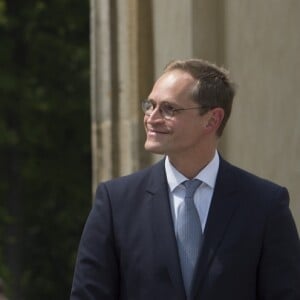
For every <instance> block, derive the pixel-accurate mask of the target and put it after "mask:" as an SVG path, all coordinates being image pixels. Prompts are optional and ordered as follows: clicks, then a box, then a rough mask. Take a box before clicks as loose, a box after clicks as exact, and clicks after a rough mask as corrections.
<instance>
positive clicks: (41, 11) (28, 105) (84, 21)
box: [0, 0, 91, 300]
mask: <svg viewBox="0 0 300 300" xmlns="http://www.w3.org/2000/svg"><path fill="white" fill-rule="evenodd" d="M89 48H90V46H89V3H88V1H81V0H55V1H53V0H51V1H47V0H39V1H33V0H26V1H23V0H0V150H1V154H0V176H1V180H0V277H1V278H2V281H3V285H4V288H5V293H6V295H7V297H8V298H9V299H16V300H19V299H68V298H69V293H70V285H71V280H72V272H73V267H74V259H75V255H76V250H77V246H78V241H79V237H80V234H81V230H82V226H83V224H84V220H85V218H86V214H87V211H88V210H89V208H90V203H91V154H90V96H89V94H90V92H89V85H90V83H89V80H90V79H89V56H90V54H89V53H90V50H89Z"/></svg>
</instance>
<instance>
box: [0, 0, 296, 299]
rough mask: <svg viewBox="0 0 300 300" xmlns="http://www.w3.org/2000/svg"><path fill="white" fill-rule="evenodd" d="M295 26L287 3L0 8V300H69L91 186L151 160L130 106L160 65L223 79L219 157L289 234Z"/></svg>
mask: <svg viewBox="0 0 300 300" xmlns="http://www.w3.org/2000/svg"><path fill="white" fill-rule="evenodd" d="M299 26H300V1H298V0H285V1H282V0H265V1H261V0H251V1H247V0H241V1H236V0H185V1H182V0H143V1H141V0H90V1H88V0H86V1H82V0H35V1H34V0H26V1H23V0H0V151H1V152H0V177H1V178H0V278H1V280H0V285H2V286H3V287H1V286H0V299H1V290H2V289H3V288H4V292H5V294H6V296H7V297H8V298H9V299H10V300H27V299H30V300H34V299H39V300H40V299H49V300H52V299H58V300H59V299H68V298H69V293H70V288H71V282H72V274H73V268H74V263H75V258H76V251H77V247H78V242H79V239H80V235H81V231H82V228H83V225H84V222H85V219H86V216H87V214H88V211H89V210H90V207H91V204H92V199H93V194H94V192H95V189H96V186H97V184H98V183H99V182H100V181H103V180H107V179H110V178H112V177H116V176H120V175H124V174H128V173H131V172H133V171H135V170H137V169H140V168H143V167H145V166H147V165H149V164H151V163H153V162H155V161H156V160H158V159H160V157H159V156H154V155H151V154H149V153H146V152H145V151H144V149H143V144H144V129H143V125H142V117H143V115H142V113H141V109H140V102H141V99H143V98H144V97H147V95H148V93H149V92H150V90H151V87H152V84H153V82H154V80H155V79H156V78H157V77H158V76H159V74H160V73H161V71H162V69H163V67H164V66H165V65H166V64H167V63H168V62H169V61H170V60H172V59H178V58H188V57H199V58H204V59H207V60H210V61H212V62H215V63H217V64H218V65H221V66H224V67H225V68H227V69H229V71H230V74H231V77H232V78H233V80H234V81H235V82H236V83H237V85H238V91H237V96H236V99H235V103H234V107H233V112H232V117H231V119H230V120H229V123H228V125H227V128H226V130H225V132H224V136H223V137H222V141H221V144H220V149H219V150H220V152H221V154H222V155H223V156H224V157H225V158H226V159H228V160H229V161H231V162H232V163H234V164H237V165H239V166H240V167H242V168H244V169H247V170H249V171H251V172H254V173H256V174H257V175H259V176H262V177H265V178H268V179H270V180H272V181H275V182H277V183H279V184H281V185H284V186H286V187H287V188H288V189H289V192H290V196H291V203H290V206H291V209H292V212H293V214H294V217H295V221H296V224H297V227H298V229H299V228H300V200H299V194H300V185H299V182H300V162H299V161H300V118H299V115H300V101H299V92H298V87H299V85H300V56H299V53H298V52H299V49H300V35H299V32H298V30H297V28H299ZM1 300H2V299H1Z"/></svg>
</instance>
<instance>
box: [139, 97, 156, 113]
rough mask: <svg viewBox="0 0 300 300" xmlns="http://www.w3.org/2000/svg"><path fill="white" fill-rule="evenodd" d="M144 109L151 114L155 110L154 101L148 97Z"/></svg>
mask: <svg viewBox="0 0 300 300" xmlns="http://www.w3.org/2000/svg"><path fill="white" fill-rule="evenodd" d="M142 110H143V112H144V113H145V114H151V112H152V111H153V103H152V102H151V101H150V100H148V99H146V100H143V102H142Z"/></svg>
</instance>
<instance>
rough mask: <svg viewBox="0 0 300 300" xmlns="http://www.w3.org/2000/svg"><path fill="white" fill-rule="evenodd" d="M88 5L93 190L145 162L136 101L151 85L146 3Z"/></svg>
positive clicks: (127, 0)
mask: <svg viewBox="0 0 300 300" xmlns="http://www.w3.org/2000/svg"><path fill="white" fill-rule="evenodd" d="M90 1H91V111H92V112H91V115H92V163H93V191H95V189H96V186H97V184H98V183H99V182H100V181H103V180H107V179H110V178H112V177H117V176H120V175H124V174H127V173H130V172H133V171H134V170H137V169H139V168H141V167H143V166H145V165H146V164H148V163H149V160H150V156H149V155H147V154H146V153H145V151H143V150H142V148H143V141H144V129H143V124H142V113H141V109H140V101H141V99H142V98H143V97H146V95H147V94H148V92H149V90H150V87H151V85H152V82H153V53H152V49H153V45H152V29H151V28H152V27H151V25H152V23H151V22H152V14H151V12H152V8H151V1H150V0H143V1H138V0H101V1H99V0H90Z"/></svg>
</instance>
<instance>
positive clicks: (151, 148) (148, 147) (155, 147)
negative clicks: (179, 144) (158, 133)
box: [145, 142, 165, 154]
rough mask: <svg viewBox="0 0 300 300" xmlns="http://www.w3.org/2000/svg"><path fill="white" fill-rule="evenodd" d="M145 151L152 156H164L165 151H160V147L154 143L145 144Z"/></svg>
mask: <svg viewBox="0 0 300 300" xmlns="http://www.w3.org/2000/svg"><path fill="white" fill-rule="evenodd" d="M145 150H146V151H149V152H151V153H154V154H165V151H164V150H163V149H162V147H161V145H157V144H154V143H148V142H146V143H145Z"/></svg>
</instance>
